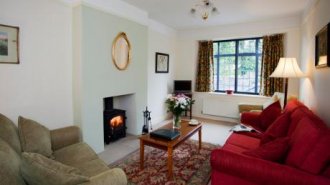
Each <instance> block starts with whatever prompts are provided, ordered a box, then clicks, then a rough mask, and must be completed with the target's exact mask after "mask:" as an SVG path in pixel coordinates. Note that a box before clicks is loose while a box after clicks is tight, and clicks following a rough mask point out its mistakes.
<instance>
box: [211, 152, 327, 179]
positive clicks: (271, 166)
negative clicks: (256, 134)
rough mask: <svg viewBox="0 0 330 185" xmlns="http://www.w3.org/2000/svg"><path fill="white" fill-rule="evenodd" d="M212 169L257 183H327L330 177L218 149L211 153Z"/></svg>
mask: <svg viewBox="0 0 330 185" xmlns="http://www.w3.org/2000/svg"><path fill="white" fill-rule="evenodd" d="M211 166H212V170H217V171H220V172H222V173H226V174H230V175H233V176H238V177H240V178H242V179H246V180H248V181H251V182H255V183H257V184H273V185H295V184H297V185H298V184H299V185H326V184H330V179H328V178H325V177H322V176H316V175H312V174H310V173H307V172H304V171H301V170H298V169H296V168H292V167H290V166H287V165H284V164H278V163H274V162H271V161H266V160H262V159H258V158H254V157H249V156H246V155H242V154H237V153H233V152H230V151H226V150H222V149H216V150H213V151H212V153H211Z"/></svg>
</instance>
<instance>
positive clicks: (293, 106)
mask: <svg viewBox="0 0 330 185" xmlns="http://www.w3.org/2000/svg"><path fill="white" fill-rule="evenodd" d="M298 107H306V106H305V105H304V104H303V103H301V102H300V101H298V100H297V99H292V100H290V101H289V102H288V103H287V104H286V106H285V108H284V110H283V112H286V113H291V112H293V111H294V110H295V109H296V108H298Z"/></svg>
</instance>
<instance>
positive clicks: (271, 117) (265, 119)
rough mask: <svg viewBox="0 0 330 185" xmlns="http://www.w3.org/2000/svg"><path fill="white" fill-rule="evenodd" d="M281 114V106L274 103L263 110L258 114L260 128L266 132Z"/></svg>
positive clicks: (277, 102)
mask: <svg viewBox="0 0 330 185" xmlns="http://www.w3.org/2000/svg"><path fill="white" fill-rule="evenodd" d="M280 114H281V104H280V102H279V101H276V102H274V103H272V104H271V105H269V106H268V107H267V108H266V109H264V110H263V111H262V112H261V114H260V124H261V125H260V127H261V128H262V129H263V130H266V129H267V128H268V127H269V126H270V125H271V124H272V123H273V122H274V121H275V120H276V118H277V117H278V116H279V115H280Z"/></svg>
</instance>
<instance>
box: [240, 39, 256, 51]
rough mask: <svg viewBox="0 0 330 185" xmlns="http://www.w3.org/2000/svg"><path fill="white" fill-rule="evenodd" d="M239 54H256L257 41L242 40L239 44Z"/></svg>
mask: <svg viewBox="0 0 330 185" xmlns="http://www.w3.org/2000/svg"><path fill="white" fill-rule="evenodd" d="M238 51H239V53H255V52H256V40H241V41H239V43H238Z"/></svg>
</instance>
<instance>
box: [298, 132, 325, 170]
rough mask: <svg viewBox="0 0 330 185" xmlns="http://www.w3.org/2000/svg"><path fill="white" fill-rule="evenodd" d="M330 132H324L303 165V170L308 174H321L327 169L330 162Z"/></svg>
mask: <svg viewBox="0 0 330 185" xmlns="http://www.w3.org/2000/svg"><path fill="white" fill-rule="evenodd" d="M329 143H330V131H329V130H326V131H324V132H322V134H321V136H320V137H319V139H318V141H317V143H316V144H315V145H314V147H313V150H312V151H310V153H309V154H308V155H307V157H306V159H305V160H304V162H303V163H302V165H301V169H303V170H306V171H308V172H311V173H314V174H319V173H320V172H321V170H323V168H325V167H326V165H327V162H329V161H330V147H329Z"/></svg>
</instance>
